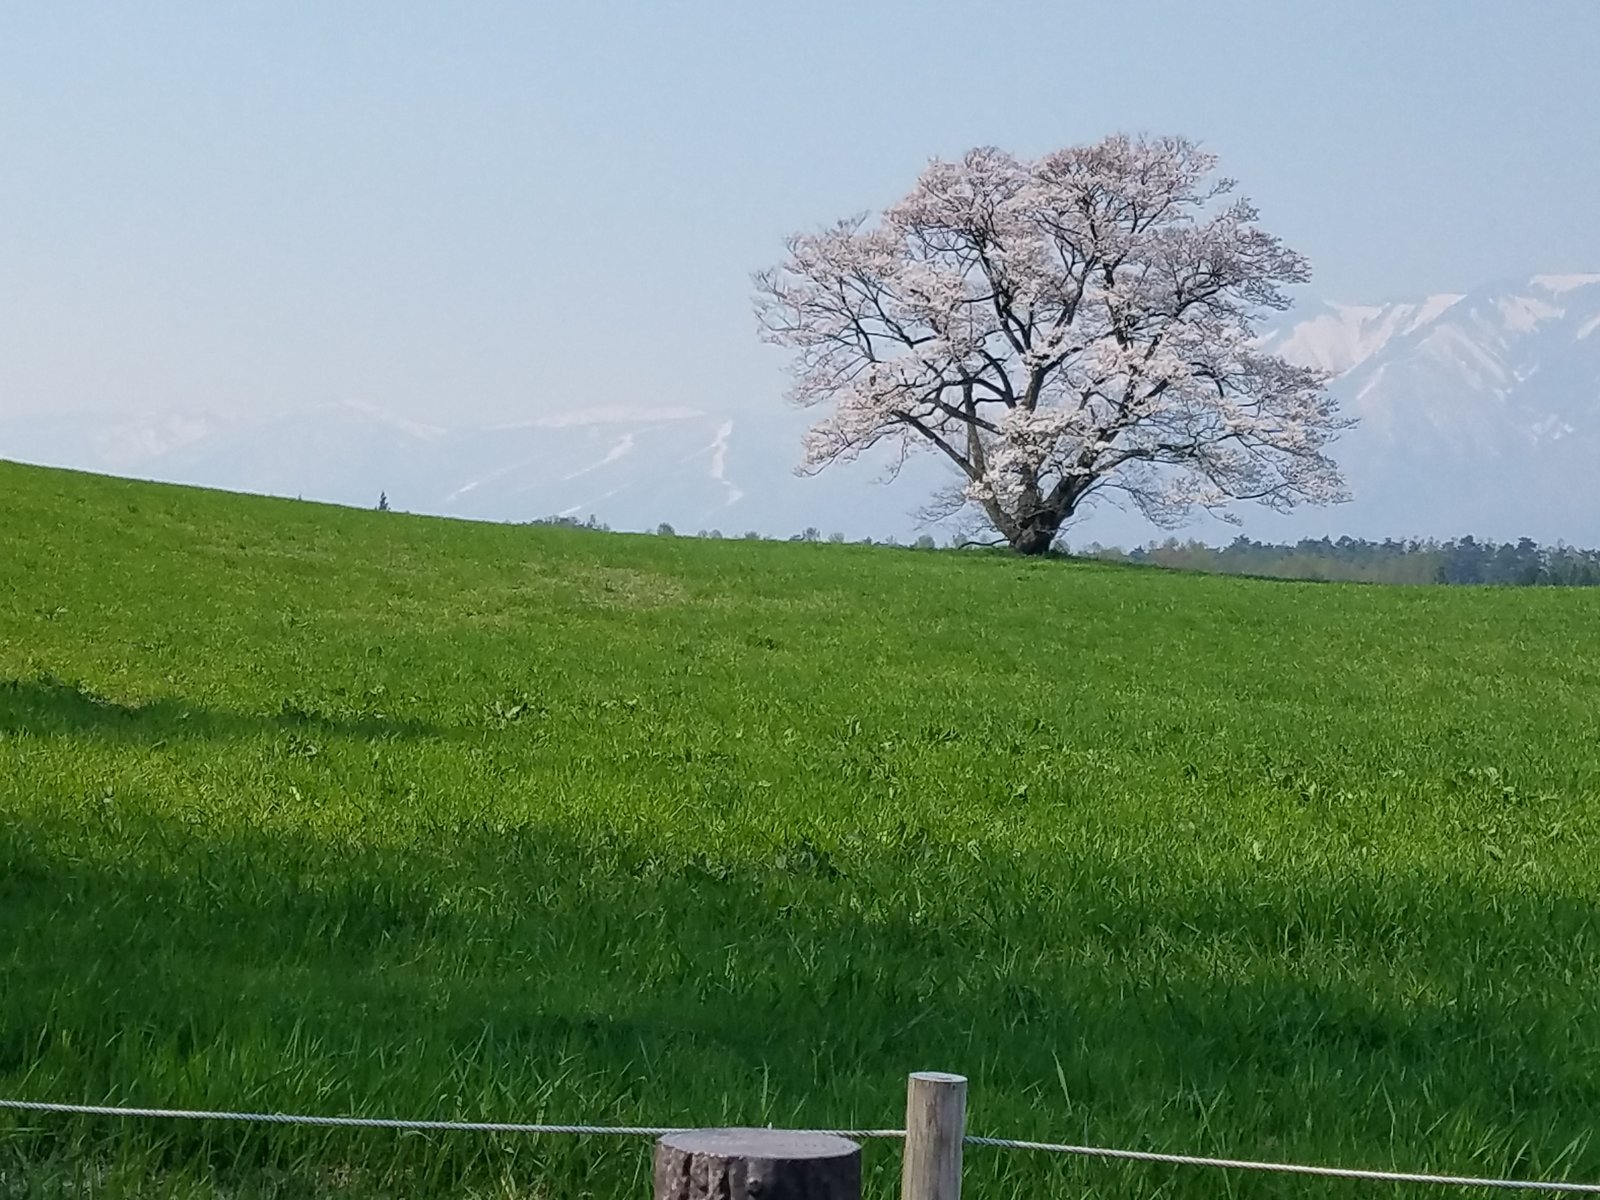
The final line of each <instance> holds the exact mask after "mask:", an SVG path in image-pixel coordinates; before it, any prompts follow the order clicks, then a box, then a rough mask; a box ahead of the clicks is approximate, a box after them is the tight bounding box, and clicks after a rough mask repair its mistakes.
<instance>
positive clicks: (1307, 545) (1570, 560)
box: [1078, 537, 1600, 587]
mask: <svg viewBox="0 0 1600 1200" xmlns="http://www.w3.org/2000/svg"><path fill="white" fill-rule="evenodd" d="M1078 553H1080V554H1083V555H1087V556H1089V557H1094V558H1102V559H1110V560H1114V561H1122V562H1138V563H1151V564H1154V565H1157V566H1162V567H1176V568H1181V569H1184V570H1191V571H1213V572H1217V573H1219V574H1225V575H1265V576H1271V577H1275V578H1279V579H1327V580H1344V581H1350V582H1363V583H1456V584H1500V585H1504V586H1510V587H1595V586H1597V585H1600V551H1596V550H1579V549H1577V548H1575V547H1571V546H1540V545H1539V544H1538V543H1536V542H1534V541H1533V540H1532V539H1531V538H1522V539H1520V540H1518V541H1515V542H1480V541H1478V540H1477V539H1476V538H1473V537H1462V538H1454V539H1452V540H1450V541H1445V542H1440V541H1434V540H1432V539H1429V540H1425V541H1423V540H1415V539H1408V540H1404V541H1397V540H1395V539H1392V538H1390V539H1385V540H1384V541H1381V542H1370V541H1367V540H1366V539H1365V538H1351V537H1341V538H1326V537H1324V538H1316V539H1311V538H1307V539H1304V540H1302V541H1299V542H1295V543H1294V544H1292V545H1276V544H1274V543H1271V542H1256V541H1252V540H1251V539H1249V538H1247V537H1239V538H1235V539H1234V540H1233V541H1232V542H1231V543H1230V544H1228V545H1226V546H1207V545H1205V544H1204V543H1203V542H1194V541H1189V542H1180V541H1178V539H1177V538H1168V539H1167V540H1166V541H1164V542H1151V543H1149V544H1148V545H1146V546H1139V547H1136V548H1135V549H1133V550H1121V549H1118V548H1116V547H1111V548H1105V547H1102V546H1098V545H1092V546H1089V547H1086V548H1083V549H1080V550H1079V551H1078Z"/></svg>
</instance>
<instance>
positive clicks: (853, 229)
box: [755, 136, 1350, 554]
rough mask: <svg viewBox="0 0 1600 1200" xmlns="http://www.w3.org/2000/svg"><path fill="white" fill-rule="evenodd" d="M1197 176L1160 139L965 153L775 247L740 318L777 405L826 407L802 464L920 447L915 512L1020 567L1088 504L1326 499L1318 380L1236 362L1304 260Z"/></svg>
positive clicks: (1166, 513)
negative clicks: (763, 344)
mask: <svg viewBox="0 0 1600 1200" xmlns="http://www.w3.org/2000/svg"><path fill="white" fill-rule="evenodd" d="M1214 168H1215V158H1214V156H1213V155H1211V154H1209V153H1207V152H1205V151H1203V150H1201V149H1200V148H1199V147H1198V146H1197V145H1196V144H1195V143H1193V142H1190V141H1187V140H1185V139H1182V138H1145V137H1139V138H1132V137H1126V136H1115V137H1110V138H1107V139H1106V140H1104V141H1102V142H1100V143H1099V144H1098V145H1093V146H1076V147H1071V148H1068V149H1065V150H1058V151H1056V152H1054V153H1052V154H1047V155H1045V156H1044V157H1042V158H1039V159H1034V160H1031V161H1030V160H1025V159H1018V158H1015V157H1013V156H1012V155H1010V154H1007V153H1005V152H1004V151H1001V150H996V149H992V148H987V147H985V148H980V149H976V150H973V151H971V152H970V153H968V154H967V155H966V156H965V157H964V158H962V159H961V161H960V162H943V161H935V162H934V163H932V164H931V165H930V166H929V167H928V168H927V170H925V171H924V172H923V173H922V176H921V178H919V179H918V180H917V183H916V186H915V187H914V188H913V189H912V191H911V193H910V194H909V195H908V196H906V197H905V198H904V199H903V200H901V201H900V202H899V203H897V204H895V205H893V206H892V207H890V208H889V209H887V210H886V211H885V212H884V213H883V214H882V216H881V217H880V218H878V219H875V220H874V219H869V217H868V216H866V215H862V216H857V217H852V218H850V219H849V220H845V221H841V222H839V223H838V224H836V225H833V226H831V227H828V228H825V229H824V230H822V231H821V232H818V233H808V234H799V235H796V236H794V237H792V238H790V239H789V240H788V242H787V249H788V257H787V259H786V260H785V261H784V262H783V263H782V264H781V265H780V266H777V267H774V268H772V269H771V270H768V271H763V272H760V273H759V274H757V275H756V277H755V282H756V308H757V313H758V315H759V318H760V321H761V326H762V330H763V335H764V337H765V338H766V339H767V340H768V341H771V342H774V343H777V344H779V345H782V346H785V347H788V348H790V349H792V350H793V351H795V357H794V361H793V374H794V378H795V383H794V387H793V389H792V391H791V393H790V396H791V399H792V400H793V401H794V402H796V403H797V404H799V405H802V406H807V407H811V406H815V407H819V408H826V409H827V414H826V416H824V417H823V419H822V420H821V421H819V422H818V423H817V424H816V425H815V426H814V427H813V428H812V429H811V431H810V433H809V434H808V435H807V438H806V443H805V458H804V462H803V464H802V466H801V468H800V469H801V470H802V471H807V472H814V471H817V470H820V469H822V468H823V467H825V466H826V465H828V464H829V463H832V462H835V461H841V460H850V459H854V458H856V457H858V456H859V455H861V454H862V453H863V452H865V451H867V450H869V449H871V448H872V447H874V446H877V445H879V444H880V443H891V444H893V445H894V447H895V449H896V451H897V455H896V457H895V458H894V459H893V467H892V470H893V471H898V469H899V467H900V466H901V465H902V464H903V463H904V462H905V459H906V455H908V454H909V453H911V452H912V451H913V450H915V449H919V448H922V449H930V450H935V451H937V452H939V453H940V454H942V455H944V457H945V458H947V459H949V461H950V462H952V463H954V464H955V466H956V468H958V469H959V471H960V476H959V483H958V484H957V486H956V487H955V488H954V489H952V491H951V493H950V494H949V496H948V497H946V498H945V499H946V504H945V506H943V507H942V508H940V509H938V510H937V511H939V512H941V513H942V514H943V515H948V514H949V513H951V512H953V511H955V510H956V509H958V508H961V507H965V506H968V505H972V506H975V507H976V509H977V510H978V512H979V513H981V514H982V517H983V518H984V519H985V520H986V521H987V523H988V524H989V525H990V526H992V527H993V529H994V531H995V532H997V533H998V534H999V535H1000V536H1001V537H1002V538H1004V540H1005V541H1006V542H1008V543H1009V544H1010V545H1011V547H1012V548H1013V549H1015V550H1017V551H1019V552H1021V553H1023V554H1040V553H1043V552H1044V551H1046V550H1048V549H1049V547H1050V545H1051V543H1052V541H1053V540H1054V539H1055V537H1056V534H1057V532H1058V531H1059V530H1060V529H1061V527H1062V525H1063V524H1064V523H1065V522H1066V521H1067V520H1068V519H1069V518H1070V517H1072V515H1073V514H1074V513H1077V512H1080V511H1081V510H1082V509H1083V508H1084V506H1085V504H1086V503H1087V502H1089V501H1091V500H1093V499H1095V498H1098V497H1101V496H1103V495H1106V494H1109V493H1120V494H1121V495H1122V496H1123V497H1125V498H1127V499H1129V500H1131V501H1132V503H1133V504H1134V505H1136V506H1137V507H1138V509H1139V510H1140V511H1142V512H1143V513H1144V514H1145V515H1146V516H1147V517H1149V518H1150V519H1151V520H1152V521H1154V522H1155V523H1157V524H1158V525H1163V526H1173V525H1177V524H1180V523H1181V522H1182V521H1183V519H1184V518H1185V517H1186V516H1187V515H1189V514H1190V513H1191V512H1192V511H1193V510H1194V509H1196V508H1197V507H1199V508H1204V509H1207V510H1210V511H1212V512H1215V513H1217V514H1218V515H1220V516H1223V517H1224V519H1230V520H1235V521H1236V520H1237V518H1236V517H1234V516H1233V515H1232V514H1231V513H1230V512H1229V511H1228V510H1227V506H1228V505H1229V504H1231V503H1232V502H1235V501H1241V500H1253V501H1259V502H1260V503H1262V504H1265V505H1267V506H1269V507H1271V508H1275V509H1288V508H1291V507H1293V506H1294V505H1297V504H1300V503H1308V502H1309V503H1329V502H1333V501H1337V500H1341V499H1344V498H1346V493H1345V489H1344V485H1343V482H1342V480H1341V479H1340V476H1339V472H1338V469H1337V468H1336V466H1335V465H1334V463H1333V462H1332V460H1331V459H1329V458H1328V456H1327V454H1326V453H1325V451H1326V449H1327V446H1328V444H1329V443H1330V442H1331V441H1332V439H1333V438H1334V437H1335V436H1337V434H1338V432H1339V430H1341V429H1343V428H1345V427H1346V426H1347V425H1349V424H1350V422H1348V421H1346V420H1344V419H1343V418H1341V417H1340V416H1339V414H1338V411H1337V408H1336V406H1335V404H1334V402H1333V400H1332V399H1331V398H1330V397H1329V396H1328V394H1327V393H1326V391H1325V390H1324V388H1323V384H1324V383H1325V382H1326V379H1325V376H1324V375H1323V374H1321V373H1320V372H1317V371H1314V370H1308V369H1306V368H1303V367H1296V366H1292V365H1291V364H1289V363H1287V362H1285V361H1284V360H1283V359H1281V358H1278V357H1275V356H1274V355H1271V354H1266V353H1263V352H1262V351H1261V350H1260V349H1258V347H1257V339H1256V330H1257V324H1258V322H1259V320H1260V318H1261V317H1262V316H1263V315H1264V314H1265V313H1266V312H1268V311H1271V310H1281V309H1284V308H1286V307H1288V300H1287V298H1286V297H1285V295H1284V293H1283V291H1282V288H1283V287H1284V286H1285V285H1287V284H1295V283H1300V282H1303V281H1304V280H1305V279H1307V278H1308V277H1309V271H1308V267H1307V264H1306V260H1305V259H1304V258H1302V257H1301V256H1300V255H1298V254H1296V253H1295V252H1294V251H1292V250H1290V249H1288V248H1287V247H1285V246H1284V245H1283V243H1282V242H1281V241H1280V240H1279V239H1278V238H1276V237H1273V236H1271V235H1269V234H1267V233H1265V232H1264V231H1262V230H1261V229H1259V228H1258V227H1257V225H1256V210H1255V209H1254V208H1253V207H1252V206H1251V205H1250V204H1249V203H1248V202H1247V201H1245V200H1242V199H1235V198H1232V197H1231V193H1232V191H1233V187H1234V183H1233V181H1232V180H1230V179H1225V178H1218V177H1215V175H1214Z"/></svg>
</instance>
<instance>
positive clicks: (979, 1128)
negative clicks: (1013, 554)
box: [0, 465, 1600, 1197]
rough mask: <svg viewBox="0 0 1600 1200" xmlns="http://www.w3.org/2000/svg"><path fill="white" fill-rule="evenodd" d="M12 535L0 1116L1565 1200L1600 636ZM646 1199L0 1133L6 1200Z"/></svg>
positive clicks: (1479, 617)
mask: <svg viewBox="0 0 1600 1200" xmlns="http://www.w3.org/2000/svg"><path fill="white" fill-rule="evenodd" d="M0 486H3V487H4V488H5V489H6V494H7V496H8V501H9V505H8V512H9V515H8V520H7V522H6V524H5V526H4V527H3V528H0V816H3V818H4V820H3V824H0V1094H5V1095H26V1096H28V1097H30V1098H41V1099H58V1100H86V1101H93V1102H106V1101H111V1102H116V1101H126V1102H130V1103H140V1104H152V1105H167V1106H177V1107H204V1108H214V1107H242V1108H249V1109H283V1110H297V1111H310V1112H321V1113H339V1114H343V1113H364V1114H371V1115H396V1116H420V1117H430V1118H450V1117H460V1118H464V1119H487V1120H525V1121H537V1120H549V1121H563V1122H564V1121H592V1122H599V1123H612V1122H615V1123H625V1124H678V1123H685V1124H696V1125H703V1124H716V1123H722V1122H739V1123H767V1122H772V1123H775V1124H780V1125H825V1126H842V1125H870V1126H884V1125H894V1124H896V1123H898V1120H899V1116H900V1112H899V1108H900V1105H901V1103H902V1099H903V1087H904V1075H905V1073H906V1072H907V1071H909V1070H914V1069H922V1068H937V1069H946V1070H955V1071H960V1072H963V1073H965V1074H967V1075H969V1076H970V1077H971V1078H972V1081H973V1083H972V1087H973V1092H972V1099H971V1109H970V1112H971V1120H972V1126H973V1129H974V1132H981V1133H992V1134H1001V1135H1007V1136H1018V1137H1038V1138H1047V1139H1053V1140H1054V1139H1067V1140H1082V1141H1092V1142H1101V1143H1108V1144H1118V1145H1130V1146H1138V1147H1146V1148H1159V1149H1164V1150H1176V1151H1191V1152H1200V1153H1226V1154H1236V1155H1242V1156H1252V1157H1278V1156H1283V1157H1293V1158H1299V1159H1303V1160H1316V1161H1331V1162H1337V1163H1340V1164H1343V1165H1367V1166H1379V1167H1389V1166H1397V1167H1403V1168H1419V1169H1420V1168H1428V1169H1438V1170H1450V1171H1460V1172H1472V1173H1492V1174H1523V1175H1535V1174H1538V1175H1547V1174H1548V1175H1561V1176H1566V1175H1570V1176H1572V1177H1581V1178H1594V1179H1600V1146H1597V1145H1596V1144H1595V1143H1594V1142H1593V1140H1592V1131H1593V1129H1594V1128H1595V1124H1596V1118H1597V1117H1600V1013H1597V1009H1596V1006H1595V1004H1594V1002H1593V999H1592V998H1593V996H1594V995H1595V994H1596V989H1597V984H1600V953H1597V951H1600V921H1597V919H1596V918H1597V913H1596V903H1597V900H1600V877H1597V871H1596V868H1595V867H1594V866H1593V847H1594V845H1595V843H1596V835H1597V834H1600V809H1597V806H1596V795H1597V791H1600V718H1597V713H1600V709H1597V707H1596V701H1597V700H1600V651H1597V650H1596V649H1595V646H1596V645H1597V644H1600V643H1597V642H1596V641H1595V640H1594V639H1593V638H1592V631H1593V630H1594V628H1596V627H1597V619H1600V597H1595V596H1591V595H1588V594H1583V593H1574V592H1568V593H1560V594H1558V593H1547V592H1526V591H1521V592H1509V591H1499V592H1492V591H1476V590H1472V589H1461V590H1451V591H1444V590H1435V589H1378V588H1370V587H1343V586H1337V585H1311V586H1301V585H1290V584H1264V583H1258V582H1253V581H1248V580H1233V579H1213V578H1204V577H1195V576H1175V575H1169V574H1164V573H1157V572H1147V571H1140V570H1131V569H1117V568H1104V567H1099V566H1094V565H1088V564H1077V563H1060V562H1049V563H1032V562H1018V561H1015V560H1010V559H1006V558H1000V557H992V556H987V555H980V556H958V555H953V554H929V553H914V552H896V551H892V550H882V549H867V548H860V547H832V546H810V545H769V544H755V543H748V542H730V543H722V542H696V541H692V540H688V539H666V538H643V537H639V538H630V537H622V536H608V535H598V534H585V533H581V532H572V531H564V530H551V529H527V528H507V527H494V526H476V525H467V524H462V523H453V522H445V521H430V520H423V519H417V518H404V517H398V516H394V515H390V514H373V513H362V512H350V511H344V510H337V509H328V508H321V507H317V506H312V505H298V504H292V503H286V502H278V501H268V500H260V499H251V498H244V497H235V496H226V495H220V494H216V493H204V492H194V491H185V490H182V489H172V488H160V487H154V486H150V485H139V484H130V483H122V482H117V481H110V480H101V479H93V478H89V477H82V476H73V475H69V474H66V473H60V472H46V471H39V470H32V469H25V468H19V467H9V466H3V465H0ZM647 1157H648V1156H647V1147H646V1146H644V1145H641V1144H638V1143H628V1142H619V1141H600V1140H593V1139H590V1140H574V1139H559V1138H538V1139H533V1138H523V1139H513V1138H500V1137H494V1138H488V1137H481V1136H476V1135H428V1136H419V1135H398V1134H390V1133H382V1132H374V1131H360V1132H358V1131H349V1130H340V1131H328V1130H290V1129H276V1128H274V1129H261V1128H238V1127H224V1126H216V1125H182V1126H175V1125H148V1124H140V1125H128V1124H119V1123H117V1122H115V1121H110V1120H67V1119H61V1118H41V1117H21V1116H15V1115H11V1116H7V1115H0V1196H10V1195H17V1196H34V1195H40V1196H44V1195H61V1196H65V1195H67V1194H73V1195H82V1194H85V1193H86V1192H87V1193H88V1194H93V1195H107V1196H110V1195H140V1196H143V1195H170V1196H173V1197H178V1196H198V1195H211V1194H227V1195H230V1196H234V1195H238V1196H246V1195H262V1196H266V1195H277V1196H291V1195H293V1196H298V1195H328V1196H360V1197H367V1196H379V1195H383V1196H389V1195H394V1196H399V1195H406V1196H419V1195H420V1196H433V1195H437V1196H445V1195H483V1196H489V1195H497V1196H580V1195H593V1196H618V1195H645V1194H647V1193H648V1181H647V1174H646V1165H647ZM895 1165H896V1164H895V1152H894V1149H893V1148H892V1147H887V1146H871V1147H869V1154H868V1159H867V1167H868V1186H869V1190H870V1191H871V1193H872V1194H873V1195H875V1196H889V1195H892V1194H894V1187H895ZM1358 1186H1359V1185H1350V1184H1335V1183H1323V1182H1312V1181H1305V1180H1295V1179H1274V1178H1270V1177H1259V1178H1258V1177H1248V1178H1244V1177H1241V1178H1226V1179H1225V1178H1224V1177H1221V1176H1217V1175H1211V1174H1196V1173H1192V1172H1191V1173H1185V1172H1183V1171H1180V1170H1174V1169H1167V1168H1157V1167H1135V1166H1126V1165H1112V1164H1100V1163H1079V1162H1073V1161H1066V1160H1055V1159H1043V1158H1040V1157H1036V1156H1029V1155H1025V1154H1020V1153H1014V1152H1010V1153H1008V1152H1000V1151H988V1150H977V1149H975V1150H973V1151H971V1152H970V1154H969V1172H968V1188H969V1191H970V1193H971V1194H973V1195H976V1196H1057V1195H1059V1196H1107V1197H1109V1196H1147V1195H1151V1194H1161V1195H1183V1196H1190V1195H1193V1196H1199V1195H1207V1196H1209V1195H1215V1194H1218V1193H1219V1192H1223V1191H1226V1192H1227V1193H1228V1194H1232V1195H1242V1196H1250V1195H1261V1196H1266V1195H1271V1196H1278V1195H1295V1196H1300V1195H1306V1194H1312V1195H1324V1194H1325V1195H1329V1196H1333V1195H1339V1196H1343V1195H1348V1194H1352V1193H1353V1191H1355V1190H1357V1188H1358ZM1417 1194H1420V1192H1418V1193H1417Z"/></svg>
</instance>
